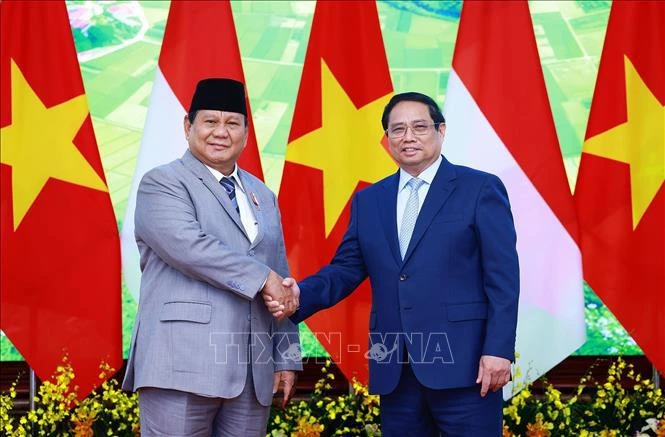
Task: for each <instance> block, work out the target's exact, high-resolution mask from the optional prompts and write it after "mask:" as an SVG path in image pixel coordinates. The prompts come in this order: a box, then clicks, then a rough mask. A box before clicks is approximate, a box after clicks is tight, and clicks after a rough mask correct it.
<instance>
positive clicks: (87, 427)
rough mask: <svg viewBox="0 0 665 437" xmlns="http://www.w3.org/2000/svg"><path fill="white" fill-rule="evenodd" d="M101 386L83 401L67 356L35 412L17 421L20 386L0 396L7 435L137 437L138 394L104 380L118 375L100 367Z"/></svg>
mask: <svg viewBox="0 0 665 437" xmlns="http://www.w3.org/2000/svg"><path fill="white" fill-rule="evenodd" d="M100 370H101V372H100V374H99V379H100V381H103V382H102V384H101V386H100V387H99V388H98V389H97V390H95V391H94V392H93V393H92V394H91V395H90V396H88V397H87V398H85V399H83V400H82V401H79V400H78V399H77V395H76V393H77V391H78V387H77V386H76V385H74V386H72V381H73V380H74V377H75V375H74V370H73V369H72V366H71V364H70V363H69V362H68V360H67V357H65V358H64V359H63V364H62V365H60V366H58V368H57V369H56V372H55V374H54V376H53V382H51V381H45V382H44V383H42V385H41V386H40V387H39V392H38V393H37V396H35V409H34V410H32V411H29V412H28V413H27V414H25V415H23V416H21V417H18V418H14V417H12V416H11V414H10V413H11V411H12V409H13V407H14V399H15V398H16V383H14V384H13V385H12V387H11V388H10V389H9V392H8V393H2V394H1V395H0V420H1V421H2V431H3V433H4V435H6V436H11V437H15V436H16V437H18V436H72V435H73V436H76V437H92V436H102V435H104V436H118V437H125V436H126V437H134V436H138V435H140V432H139V408H138V397H137V395H136V394H129V393H126V392H123V391H122V390H120V388H119V387H118V382H117V381H115V380H108V381H104V380H105V379H106V377H107V376H108V375H109V374H113V373H114V372H115V370H114V369H112V368H111V367H110V366H108V365H107V364H104V363H102V364H101V365H100Z"/></svg>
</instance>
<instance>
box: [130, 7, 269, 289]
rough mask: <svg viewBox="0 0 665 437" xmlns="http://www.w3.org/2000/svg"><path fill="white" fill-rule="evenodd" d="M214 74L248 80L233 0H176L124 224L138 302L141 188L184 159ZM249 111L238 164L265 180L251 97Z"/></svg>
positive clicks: (162, 52)
mask: <svg viewBox="0 0 665 437" xmlns="http://www.w3.org/2000/svg"><path fill="white" fill-rule="evenodd" d="M209 77H227V78H231V79H235V80H237V81H239V82H242V83H245V75H244V74H243V70H242V62H241V60H240V49H239V47H238V39H237V37H236V29H235V25H234V23H233V14H232V12H231V4H230V3H229V2H228V0H225V1H189V0H188V1H182V0H175V1H172V2H171V8H170V9H169V16H168V19H167V21H166V30H165V31H164V41H163V42H162V48H161V51H160V53H159V62H158V65H157V72H156V73H155V82H154V84H153V88H152V95H151V98H150V106H149V107H148V115H147V118H146V122H145V128H144V131H143V139H142V140H141V149H140V150H139V155H138V159H137V164H136V170H135V171H134V179H133V182H132V189H131V192H130V194H129V201H128V202H127V210H126V212H125V219H124V221H123V224H122V259H123V272H124V275H125V283H126V284H127V287H128V288H129V290H130V291H131V293H132V294H133V295H134V297H135V298H136V300H137V301H138V296H139V289H140V284H141V271H140V269H139V251H138V247H137V246H136V240H135V238H134V211H135V209H136V191H137V189H138V186H139V182H141V178H142V177H143V175H144V174H145V173H146V172H147V171H148V170H150V169H152V168H154V167H157V166H158V165H161V164H166V163H168V162H171V161H173V160H175V159H178V158H180V157H181V156H182V155H183V153H185V150H187V147H188V146H187V141H186V140H185V133H184V128H183V117H184V116H185V114H186V113H187V110H188V109H189V104H190V102H191V100H192V95H193V94H194V89H195V88H196V84H197V83H198V81H199V80H201V79H205V78H209ZM245 93H247V90H245ZM247 111H248V122H249V137H248V138H247V146H246V147H245V150H244V151H243V152H242V155H240V159H239V161H238V165H239V166H240V167H241V168H242V169H244V170H247V171H248V172H250V173H252V174H253V175H254V176H256V177H258V178H259V179H263V171H262V170H261V158H260V156H259V149H258V147H257V143H256V136H255V134H254V124H253V123H252V116H251V109H250V105H249V100H247Z"/></svg>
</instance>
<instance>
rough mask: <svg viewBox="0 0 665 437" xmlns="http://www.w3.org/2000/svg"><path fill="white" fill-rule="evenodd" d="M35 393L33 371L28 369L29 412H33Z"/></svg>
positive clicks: (35, 379)
mask: <svg viewBox="0 0 665 437" xmlns="http://www.w3.org/2000/svg"><path fill="white" fill-rule="evenodd" d="M36 393H37V378H36V377H35V371H34V370H33V369H32V367H30V388H29V392H28V396H29V397H30V411H34V410H35V394H36Z"/></svg>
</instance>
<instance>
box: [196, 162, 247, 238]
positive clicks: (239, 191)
mask: <svg viewBox="0 0 665 437" xmlns="http://www.w3.org/2000/svg"><path fill="white" fill-rule="evenodd" d="M206 167H208V170H210V172H211V173H212V175H213V176H214V177H215V179H217V182H219V181H221V180H222V178H223V177H224V175H223V174H222V173H221V172H219V171H217V170H215V169H214V168H212V167H209V166H207V165H206ZM226 177H227V178H230V179H231V180H232V181H233V183H234V185H235V187H236V201H237V202H238V209H239V210H240V221H241V222H242V227H243V228H245V232H247V237H249V241H250V242H252V243H253V242H254V239H255V238H256V235H257V234H258V233H259V224H258V222H257V221H256V217H254V211H252V208H251V207H250V206H249V199H248V197H247V193H246V192H245V189H244V188H243V186H242V182H240V178H239V177H238V166H237V165H236V166H235V167H234V168H233V172H231V174H230V175H228V176H226Z"/></svg>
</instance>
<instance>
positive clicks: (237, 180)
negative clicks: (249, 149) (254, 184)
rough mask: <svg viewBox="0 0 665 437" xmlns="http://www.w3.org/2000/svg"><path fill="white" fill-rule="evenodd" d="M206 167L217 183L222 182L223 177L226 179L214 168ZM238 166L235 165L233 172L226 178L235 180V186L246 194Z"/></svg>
mask: <svg viewBox="0 0 665 437" xmlns="http://www.w3.org/2000/svg"><path fill="white" fill-rule="evenodd" d="M204 165H205V166H206V167H208V170H210V173H212V175H213V176H214V177H215V179H217V182H219V181H221V180H222V178H223V177H225V176H224V175H223V174H222V172H220V171H217V170H215V169H214V168H212V167H210V166H209V165H207V164H204ZM238 168H239V167H238V166H237V165H234V166H233V171H232V172H231V174H230V175H228V176H226V177H227V178H233V180H234V181H235V184H236V186H237V187H238V188H240V190H241V191H242V192H243V193H244V192H245V188H244V187H243V186H242V182H240V176H239V175H238Z"/></svg>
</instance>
